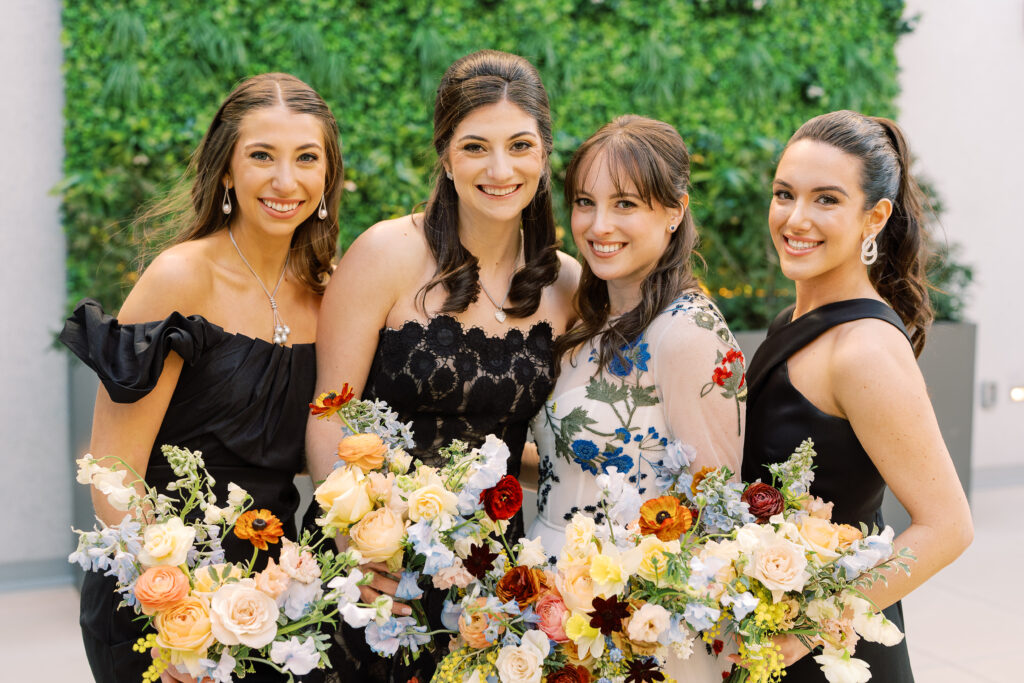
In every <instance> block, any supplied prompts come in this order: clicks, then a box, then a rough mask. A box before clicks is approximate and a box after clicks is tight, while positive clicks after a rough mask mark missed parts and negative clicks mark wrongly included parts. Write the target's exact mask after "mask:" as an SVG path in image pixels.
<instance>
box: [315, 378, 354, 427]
mask: <svg viewBox="0 0 1024 683" xmlns="http://www.w3.org/2000/svg"><path fill="white" fill-rule="evenodd" d="M355 395H356V392H354V391H353V390H352V389H351V388H350V387H349V385H348V382H345V384H344V386H342V387H341V391H328V392H325V393H323V394H320V395H319V396H317V397H316V400H314V401H313V402H312V403H310V404H309V412H310V413H312V414H313V415H314V416H316V419H318V420H322V419H324V418H325V417H330V416H331V415H334V414H335V413H336V412H338V411H339V410H341V407H342V406H343V405H345V404H346V403H348V402H349V401H351V400H352V398H353V397H354V396H355Z"/></svg>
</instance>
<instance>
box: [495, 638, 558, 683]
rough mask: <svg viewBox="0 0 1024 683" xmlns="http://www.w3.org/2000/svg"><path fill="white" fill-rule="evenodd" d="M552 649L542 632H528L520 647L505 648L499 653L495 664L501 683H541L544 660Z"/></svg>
mask: <svg viewBox="0 0 1024 683" xmlns="http://www.w3.org/2000/svg"><path fill="white" fill-rule="evenodd" d="M550 649H551V644H550V643H549V642H548V637H547V636H546V635H544V634H543V633H541V632H540V631H527V632H526V633H525V634H523V639H522V643H521V644H520V645H518V646H515V647H503V648H501V650H499V651H498V659H497V661H495V663H494V666H495V668H497V669H498V679H499V680H500V681H501V683H540V679H541V674H542V666H543V664H544V658H545V657H547V656H548V652H549V651H550Z"/></svg>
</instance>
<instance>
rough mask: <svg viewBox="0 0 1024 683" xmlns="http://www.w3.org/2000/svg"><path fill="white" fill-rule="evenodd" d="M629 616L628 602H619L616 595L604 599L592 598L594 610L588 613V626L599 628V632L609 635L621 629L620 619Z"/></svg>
mask: <svg viewBox="0 0 1024 683" xmlns="http://www.w3.org/2000/svg"><path fill="white" fill-rule="evenodd" d="M628 616H629V603H627V602H619V598H618V596H617V595H613V596H612V597H610V598H608V599H607V600H605V599H604V598H594V611H593V612H591V613H590V626H591V627H592V628H599V629H601V633H603V634H604V635H606V636H610V635H611V634H612V633H614V632H615V631H621V630H622V620H623V619H625V618H626V617H628Z"/></svg>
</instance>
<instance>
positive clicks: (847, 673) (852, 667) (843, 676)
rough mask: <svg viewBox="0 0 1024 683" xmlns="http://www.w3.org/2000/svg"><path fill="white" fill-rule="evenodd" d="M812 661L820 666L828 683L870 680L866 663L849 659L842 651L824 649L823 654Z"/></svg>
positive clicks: (854, 682) (853, 682)
mask: <svg viewBox="0 0 1024 683" xmlns="http://www.w3.org/2000/svg"><path fill="white" fill-rule="evenodd" d="M814 661H816V662H817V663H818V664H820V665H821V672H822V673H823V674H825V678H827V679H828V681H829V683H865V682H866V681H868V680H870V679H871V672H870V671H869V669H870V666H869V665H868V663H867V662H865V661H864V660H862V659H856V658H854V657H850V656H849V654H847V653H846V652H844V651H842V650H838V651H837V650H831V649H828V648H826V649H825V652H824V653H822V654H820V655H816V656H815V657H814Z"/></svg>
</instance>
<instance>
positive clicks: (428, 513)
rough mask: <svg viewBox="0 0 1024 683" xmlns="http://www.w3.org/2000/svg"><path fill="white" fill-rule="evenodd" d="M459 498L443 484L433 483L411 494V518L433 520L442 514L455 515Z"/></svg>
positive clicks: (417, 520) (415, 520)
mask: <svg viewBox="0 0 1024 683" xmlns="http://www.w3.org/2000/svg"><path fill="white" fill-rule="evenodd" d="M458 503H459V499H458V497H456V495H455V494H454V493H452V492H451V491H447V490H445V488H444V487H443V486H439V485H437V484H431V485H429V486H425V487H423V488H419V489H416V490H415V491H413V492H412V493H411V494H409V512H408V514H409V519H411V520H412V521H413V522H419V521H420V520H427V521H431V520H433V519H435V518H436V517H438V516H439V515H441V514H448V515H453V514H455V513H456V512H457V511H458Z"/></svg>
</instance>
